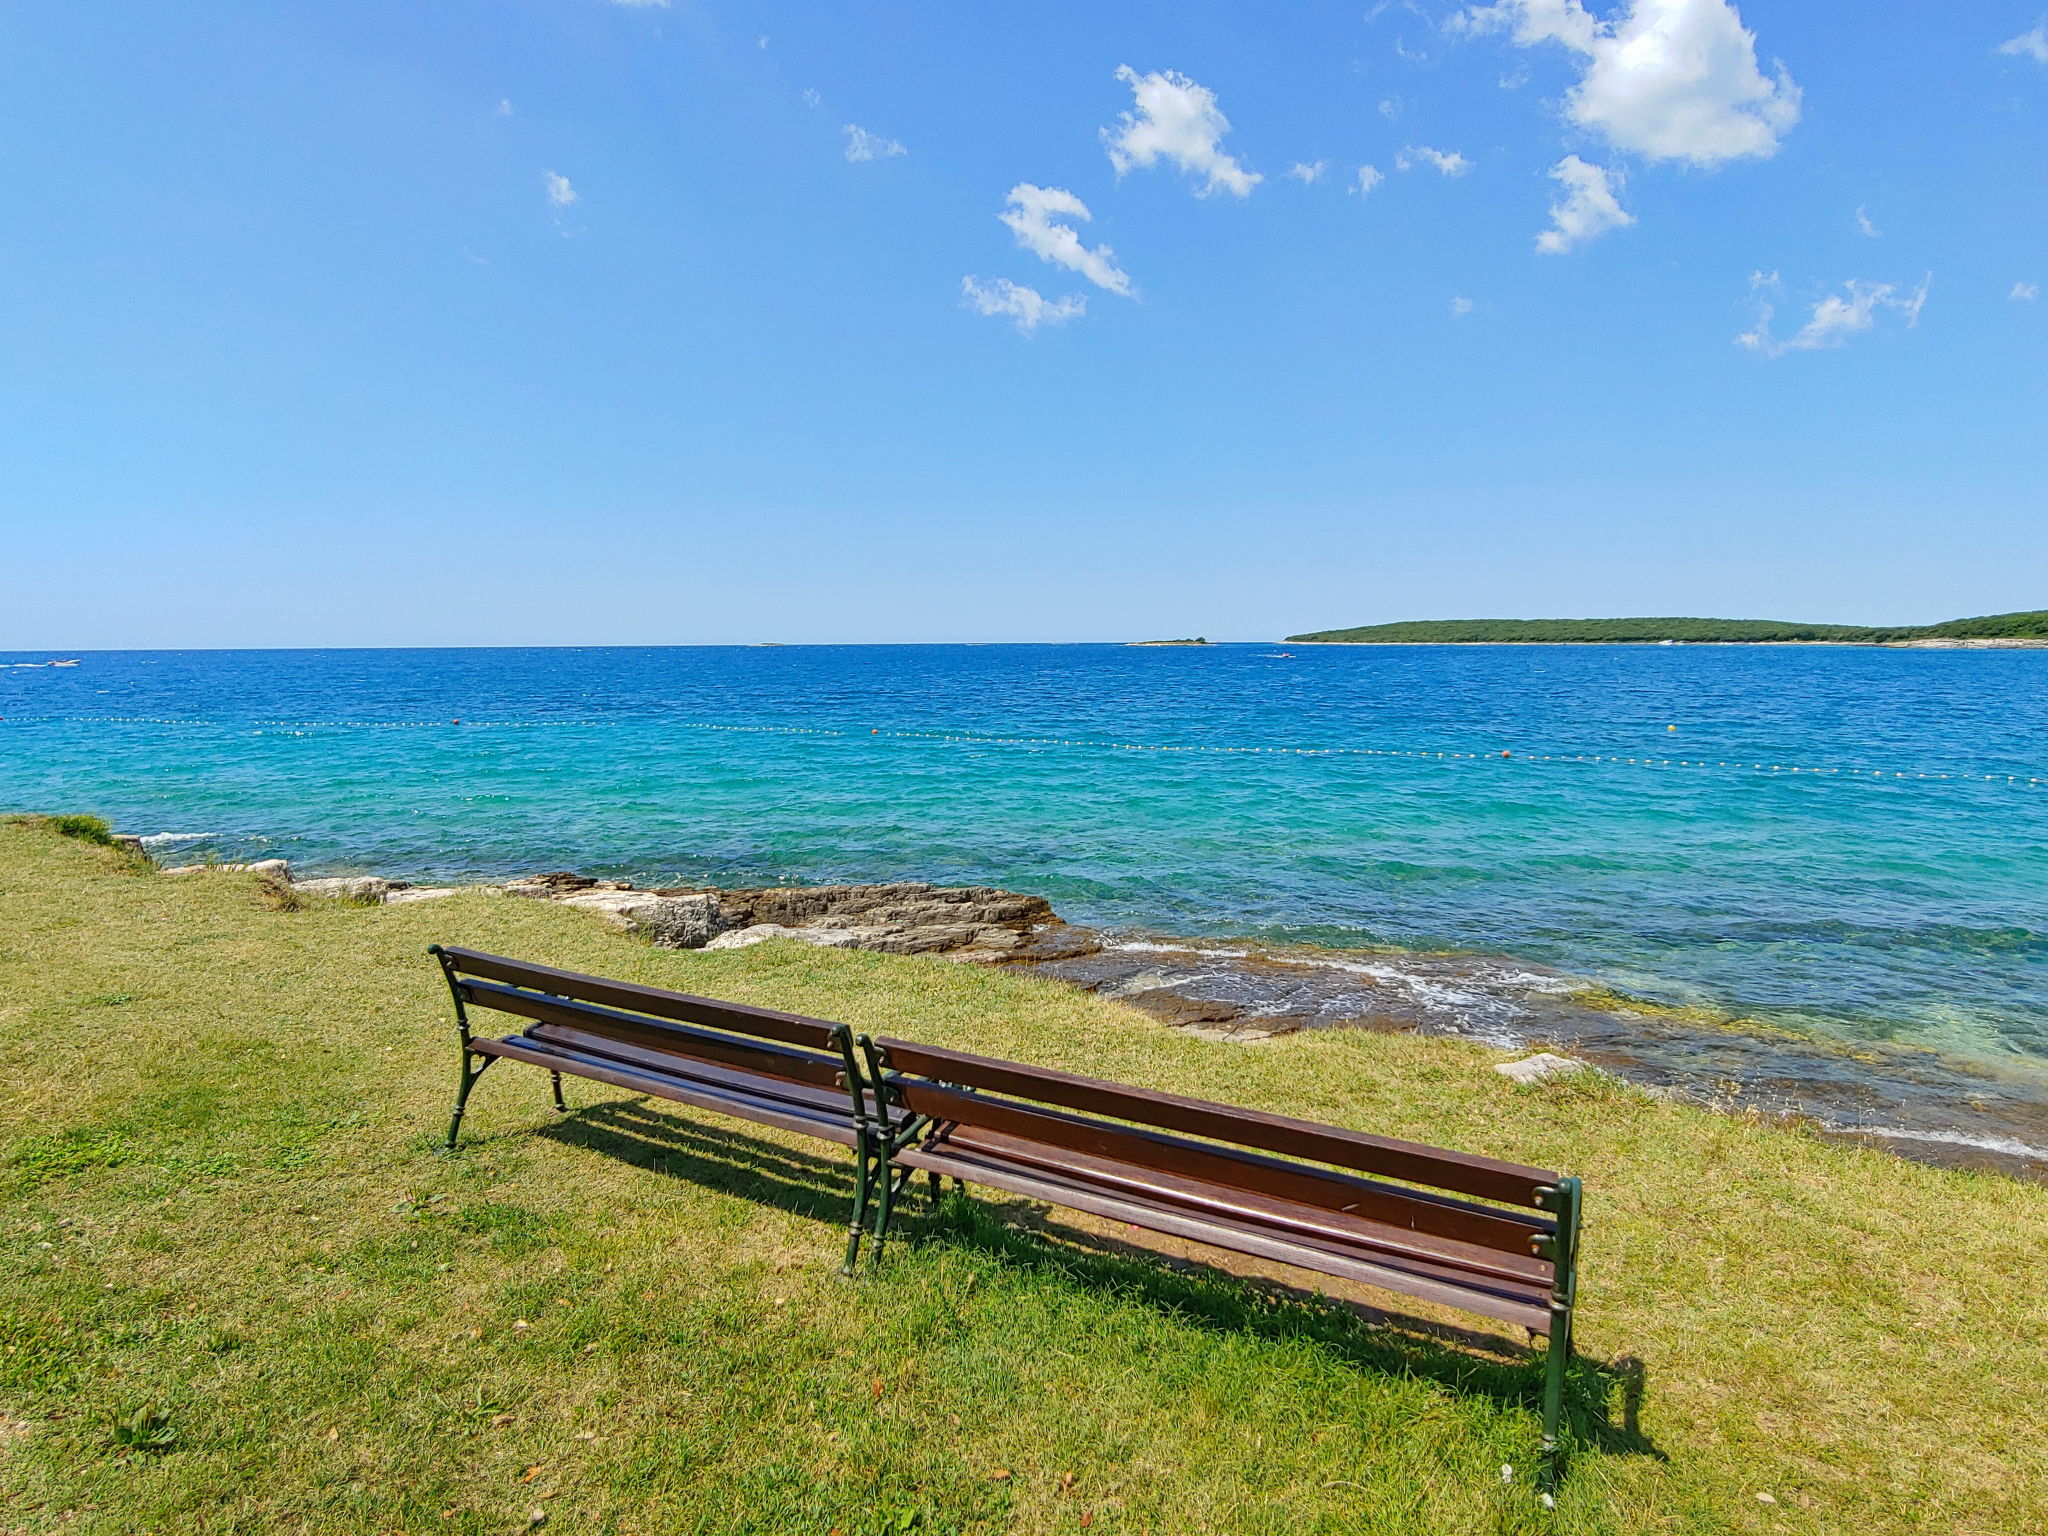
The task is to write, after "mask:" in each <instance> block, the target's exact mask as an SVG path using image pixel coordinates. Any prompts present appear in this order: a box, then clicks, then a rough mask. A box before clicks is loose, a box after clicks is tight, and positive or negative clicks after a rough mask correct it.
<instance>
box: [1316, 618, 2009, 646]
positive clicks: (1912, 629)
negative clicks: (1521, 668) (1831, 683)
mask: <svg viewBox="0 0 2048 1536" xmlns="http://www.w3.org/2000/svg"><path fill="white" fill-rule="evenodd" d="M1287 638H1288V640H1289V642H1290V643H1293V642H1309V641H1341V642H1346V643H1349V644H1353V645H1359V644H1370V643H1375V642H1376V643H1379V644H1386V645H1396V644H1407V645H1444V644H1467V645H1471V644H1481V643H1489V642H1490V643H1495V644H1500V643H1514V644H1532V643H1546V644H1552V645H1614V644H1651V643H1654V642H1656V641H1660V640H1686V641H1702V640H1714V641H1731V640H1741V641H1752V642H1755V641H1783V640H1836V641H1853V642H1861V643H1876V642H1880V641H1889V640H1934V639H1968V640H1987V639H2044V638H2048V611H2044V612H2039V613H1997V614H1988V615H1986V616H1984V617H1982V618H1975V619H1950V620H1948V621H1947V622H1946V623H1942V624H1910V625H1904V626H1894V627H1890V628H1875V627H1872V626H1869V625H1863V624H1788V623H1781V622H1779V621H1778V620H1775V619H1409V620H1404V621H1402V622H1400V623H1396V624H1367V625H1362V626H1360V627H1358V628H1355V629H1322V630H1317V631H1315V632H1314V633H1313V634H1306V635H1289V636H1288V637H1287Z"/></svg>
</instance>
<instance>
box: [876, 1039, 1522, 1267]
mask: <svg viewBox="0 0 2048 1536" xmlns="http://www.w3.org/2000/svg"><path fill="white" fill-rule="evenodd" d="M890 1083H891V1086H892V1087H893V1088H894V1089H896V1090H897V1092H898V1093H899V1094H900V1096H901V1098H902V1102H903V1104H904V1106H905V1107H906V1108H908V1109H910V1110H911V1111H913V1112H914V1113H917V1114H922V1115H929V1116H931V1117H932V1118H933V1119H934V1120H937V1121H941V1122H945V1121H953V1122H957V1123H959V1124H961V1125H977V1126H983V1127H986V1128H987V1129H989V1130H991V1131H997V1132H1000V1133H1002V1134H1003V1135H1006V1136H1014V1137H1017V1138H1018V1139H1020V1140H1023V1141H1036V1142H1040V1143H1043V1144H1045V1145H1049V1146H1054V1147H1064V1148H1067V1149H1068V1150H1070V1151H1074V1152H1081V1153H1085V1154H1087V1155H1089V1156H1091V1157H1099V1158H1104V1159H1106V1160H1109V1161H1111V1162H1121V1163H1135V1164H1137V1165H1139V1166H1141V1167H1147V1168H1156V1169H1159V1170H1160V1171H1161V1172H1164V1173H1174V1174H1181V1175H1184V1176H1186V1177H1188V1178H1191V1179H1199V1180H1201V1181H1203V1182H1205V1183H1209V1184H1220V1185H1224V1186H1235V1187H1237V1188H1241V1189H1248V1190H1252V1191H1255V1192H1257V1193H1259V1194H1266V1195H1275V1196H1278V1197H1279V1198H1281V1199H1284V1200H1293V1201H1297V1202H1299V1203H1301V1204H1303V1205H1315V1206H1321V1207H1323V1208H1324V1209H1325V1210H1333V1211H1351V1212H1354V1213H1355V1214H1357V1215H1360V1216H1363V1217H1365V1218H1366V1219H1368V1220H1370V1221H1376V1222H1380V1223H1383V1224H1384V1225H1387V1226H1390V1227H1399V1228H1404V1229H1406V1230H1408V1231H1411V1232H1423V1233H1429V1234H1431V1235H1433V1236H1435V1237H1440V1238H1451V1239H1453V1240H1455V1241H1457V1242H1461V1243H1471V1244H1474V1245H1476V1246H1479V1247H1482V1248H1488V1249H1492V1250H1493V1251H1495V1252H1498V1253H1515V1254H1527V1253H1528V1252H1529V1239H1530V1237H1531V1236H1532V1235H1533V1234H1534V1233H1535V1232H1537V1231H1540V1230H1542V1228H1541V1227H1539V1226H1538V1225H1537V1224H1536V1222H1535V1220H1534V1219H1533V1218H1530V1217H1527V1216H1524V1215H1522V1214H1521V1213H1520V1212H1518V1211H1504V1210H1498V1209H1488V1208H1487V1207H1484V1206H1478V1205H1460V1204H1452V1203H1450V1202H1447V1201H1443V1200H1438V1199H1429V1198H1424V1197H1421V1196H1418V1195H1417V1194H1416V1193H1415V1192H1413V1191H1410V1190H1406V1189H1403V1188H1401V1187H1400V1186H1399V1185H1393V1184H1381V1183H1377V1182H1375V1181H1373V1180H1369V1179H1361V1178H1357V1177H1355V1176H1354V1175H1351V1174H1346V1173H1336V1172H1332V1171H1331V1170H1329V1169H1325V1168H1317V1167H1313V1166H1310V1165H1309V1164H1306V1163H1287V1162H1281V1161H1279V1160H1278V1159H1275V1158H1269V1157H1262V1156H1260V1155H1259V1154H1258V1153H1256V1152H1245V1151H1240V1150H1238V1149H1237V1148H1235V1147H1223V1146H1217V1145H1215V1144H1213V1143H1205V1142H1198V1141H1188V1140H1186V1139H1184V1138H1182V1137H1178V1136H1166V1135H1162V1134H1160V1133H1159V1132H1157V1131H1149V1130H1141V1129H1139V1128H1137V1127H1135V1126H1128V1125H1117V1124H1113V1123H1110V1122H1107V1121H1102V1120H1094V1119H1087V1118H1083V1117H1082V1116H1079V1115H1069V1114H1062V1113H1061V1112H1059V1111H1058V1110H1052V1109H1045V1108H1041V1107H1040V1106H1038V1105H1034V1104H1018V1103H1014V1102H1012V1101H1010V1100H1006V1099H1000V1098H996V1097H995V1096H993V1095H991V1094H986V1093H967V1092H965V1091H963V1090H961V1089H958V1088H949V1087H945V1086H942V1085H940V1084H938V1083H929V1082H925V1081H922V1080H921V1079H918V1078H892V1079H891V1080H890Z"/></svg>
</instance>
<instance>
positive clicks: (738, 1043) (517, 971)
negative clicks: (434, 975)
mask: <svg viewBox="0 0 2048 1536" xmlns="http://www.w3.org/2000/svg"><path fill="white" fill-rule="evenodd" d="M428 953H429V954H431V955H432V956H433V957H434V958H435V960H437V961H438V962H439V963H440V966H441V973H442V975H443V977H444V978H445V979H446V981H447V983H448V995H449V997H450V999H451V1000H452V1001H453V1003H454V1006H455V1028H456V1033H457V1035H458V1036H459V1038H460V1040H461V1060H460V1063H459V1068H458V1070H459V1072H460V1077H459V1079H458V1081H457V1083H456V1088H455V1110H454V1113H453V1114H452V1115H450V1116H449V1120H448V1142H447V1145H448V1150H449V1151H451V1152H453V1151H454V1150H455V1146H456V1139H457V1137H458V1136H459V1134H460V1132H461V1130H462V1116H463V1112H464V1111H465V1110H466V1109H467V1108H468V1106H469V1096H470V1093H471V1092H472V1091H473V1090H474V1089H475V1087H476V1084H477V1080H478V1079H479V1078H481V1077H482V1076H483V1075H484V1073H485V1072H486V1071H488V1070H489V1069H490V1065H491V1063H492V1062H494V1061H500V1060H508V1061H523V1062H527V1063H529V1064H530V1065H533V1066H537V1067H541V1068H543V1069H545V1070H546V1071H547V1072H548V1074H549V1077H550V1080H551V1082H552V1085H553V1088H554V1096H555V1109H556V1110H557V1111H558V1112H560V1113H564V1114H566V1113H567V1112H568V1108H569V1106H568V1104H567V1102H566V1101H565V1100H564V1099H563V1097H562V1078H563V1076H564V1075H565V1074H566V1075H569V1076H573V1077H585V1078H589V1079H591V1080H592V1081H594V1082H602V1083H610V1084H612V1085H613V1086H615V1087H621V1088H627V1089H630V1090H632V1091H634V1092H636V1093H645V1094H651V1095H653V1096H655V1097H657V1098H664V1099H668V1100H671V1101H673V1102H676V1103H682V1104H688V1105H690V1106H692V1107H693V1108H698V1109H708V1110H710V1111H711V1112H713V1113H714V1114H723V1115H729V1116H731V1117H733V1118H735V1119H740V1120H749V1121H752V1122H754V1123H756V1124H760V1125H771V1126H775V1127H777V1128H779V1129H782V1130H787V1131H795V1132H797V1133H799V1134H802V1135H808V1136H815V1137H818V1138H819V1139H821V1140H825V1141H831V1142H835V1143H838V1144H839V1145H842V1146H847V1147H850V1148H852V1150H853V1156H854V1196H853V1212H852V1216H851V1218H850V1219H849V1220H848V1222H847V1235H846V1260H845V1265H844V1268H845V1270H846V1272H847V1273H849V1274H850V1273H852V1271H853V1267H854V1263H855V1261H856V1259H857V1258H858V1257H859V1254H860V1244H861V1238H862V1236H863V1235H864V1234H865V1233H866V1231H867V1230H868V1226H869V1219H868V1217H869V1208H870V1206H871V1204H872V1202H873V1200H874V1196H875V1186H876V1180H877V1178H878V1176H879V1173H880V1169H881V1167H882V1163H881V1160H880V1157H879V1147H880V1141H881V1136H880V1129H879V1125H878V1122H877V1119H876V1116H875V1113H874V1109H875V1101H874V1098H873V1096H872V1095H871V1094H870V1093H869V1092H867V1091H866V1084H865V1082H864V1081H863V1079H862V1077H861V1073H860V1068H859V1066H858V1064H857V1062H856V1059H855V1055H854V1052H855V1045H854V1038H853V1032H852V1031H851V1030H850V1029H848V1028H847V1026H846V1025H844V1024H833V1023H830V1022H828V1021H826V1020H823V1019H808V1018H804V1017H803V1016H802V1015H800V1014H793V1013H779V1012H776V1011H775V1010H773V1009H767V1008H752V1007H748V1006H745V1005H743V1004H739V1003H725V1002H719V1001H717V1000H716V999H713V998H708V997H693V996H691V995H690V994H688V993H684V992H670V991H666V990H664V989H662V988H659V987H646V986H640V985H638V984H635V983H631V982H621V981H611V980H608V979H606V978H604V977H600V976H586V975H584V974H582V973H580V972H577V971H564V970H558V969H556V968H555V967H553V966H544V965H533V964H529V963H528V962H526V961H523V960H512V959H508V958H506V957H505V956H503V955H491V954H485V953H483V952H482V951H479V950H471V949H460V948H455V947H452V946H443V945H440V944H435V945H431V946H429V948H428ZM472 1008H488V1009H492V1010H494V1011H497V1012H502V1013H509V1014H512V1015H514V1016H516V1017H518V1018H521V1019H523V1020H525V1021H528V1022H527V1023H526V1024H525V1027H524V1028H522V1029H521V1030H519V1031H516V1032H515V1033H513V1034H511V1035H508V1036H505V1037H503V1038H499V1037H495V1036H491V1035H486V1034H480V1033H478V1032H477V1031H476V1030H475V1029H474V1028H473V1027H472V1023H471V1019H470V1010H471V1009H472ZM828 1093H829V1099H828V1097H827V1095H828ZM841 1095H844V1097H843V1098H842V1097H841ZM828 1104H829V1108H828V1107H827V1106H828Z"/></svg>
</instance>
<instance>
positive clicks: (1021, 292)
mask: <svg viewBox="0 0 2048 1536" xmlns="http://www.w3.org/2000/svg"><path fill="white" fill-rule="evenodd" d="M960 302H961V304H963V305H964V306H965V307H967V308H968V309H971V310H973V311H974V312H975V313H976V314H978V315H1002V316H1005V317H1007V318H1008V319H1009V320H1010V322H1011V323H1012V324H1013V325H1015V326H1016V327H1017V331H1018V333H1019V334H1020V335H1024V336H1029V335H1030V334H1031V333H1032V332H1033V331H1035V330H1037V329H1038V328H1039V327H1040V326H1041V325H1065V324H1066V323H1067V322H1068V321H1069V320H1078V319H1080V318H1081V316H1082V315H1084V314H1086V313H1087V312H1088V300H1087V299H1086V298H1085V297H1083V296H1082V295H1081V294H1078V293H1070V294H1068V295H1067V296H1066V297H1065V298H1064V299H1048V298H1046V296H1045V295H1044V294H1042V293H1040V292H1039V291H1038V290H1037V289H1036V288H1026V287H1024V286H1023V285H1022V284H1021V283H1013V282H1011V281H1010V280H1009V279H1008V278H1007V277H998V278H995V279H993V280H992V281H990V282H986V283H984V282H983V281H981V279H980V278H978V277H972V276H969V277H963V278H961V279H960Z"/></svg>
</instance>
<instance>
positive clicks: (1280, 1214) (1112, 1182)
mask: <svg viewBox="0 0 2048 1536" xmlns="http://www.w3.org/2000/svg"><path fill="white" fill-rule="evenodd" d="M936 1146H937V1148H938V1149H939V1150H954V1149H958V1150H961V1151H964V1152H967V1153H969V1154H971V1155H973V1156H975V1157H978V1158H981V1159H983V1160H985V1161H994V1162H1004V1163H1008V1164H1010V1165H1012V1166H1014V1167H1017V1168H1019V1169H1021V1170H1025V1171H1030V1170H1033V1169H1036V1170H1038V1171H1040V1172H1044V1173H1048V1174H1052V1175H1054V1176H1056V1177H1066V1178H1071V1179H1075V1180H1077V1181H1079V1182H1082V1183H1085V1184H1089V1185H1094V1186H1097V1187H1099V1188H1101V1189H1103V1190H1104V1191H1106V1192H1108V1193H1112V1194H1121V1195H1124V1196H1127V1197H1128V1198H1130V1199H1133V1200H1140V1201H1143V1202H1145V1203H1147V1204H1151V1205H1158V1206H1162V1207H1164V1206H1179V1207H1184V1208H1186V1209H1187V1210H1188V1211H1190V1212H1191V1213H1193V1214H1195V1215H1208V1216H1213V1217H1215V1218H1217V1219H1219V1220H1224V1221H1233V1222H1239V1223H1242V1224H1244V1225H1247V1226H1253V1227H1266V1228H1270V1229H1272V1230H1273V1231H1274V1232H1275V1233H1276V1235H1279V1236H1283V1237H1291V1238H1294V1239H1298V1240H1302V1241H1307V1242H1312V1243H1315V1242H1328V1243H1331V1244H1335V1245H1337V1246H1338V1247H1339V1248H1340V1249H1347V1248H1348V1249H1359V1248H1366V1249H1372V1250H1375V1251H1378V1252H1382V1253H1389V1254H1395V1255H1399V1256H1400V1257H1402V1258H1405V1259H1410V1260H1414V1261H1417V1262H1421V1263H1428V1264H1432V1265H1437V1266H1440V1267H1442V1268H1443V1269H1444V1270H1446V1271H1447V1272H1456V1273H1461V1274H1468V1275H1472V1276H1475V1277H1478V1279H1479V1280H1480V1281H1481V1282H1482V1283H1485V1282H1492V1283H1500V1284H1506V1285H1510V1286H1515V1287H1529V1286H1533V1287H1535V1288H1536V1289H1537V1290H1539V1291H1541V1292H1543V1293H1545V1294H1548V1292H1549V1289H1550V1283H1551V1279H1552V1276H1553V1274H1554V1272H1555V1266H1553V1265H1552V1264H1551V1263H1550V1262H1549V1261H1548V1260H1545V1259H1539V1258H1537V1257H1535V1256H1534V1255H1532V1254H1528V1253H1521V1254H1512V1253H1502V1252H1500V1251H1498V1250H1496V1249H1492V1248H1485V1247H1481V1246H1479V1245H1478V1244H1475V1243H1461V1242H1457V1241H1455V1240H1454V1239H1451V1238H1443V1237H1432V1236H1430V1235H1428V1234H1425V1233H1420V1232H1416V1231H1413V1230H1412V1229H1410V1228H1407V1227H1395V1226H1389V1225H1388V1224H1386V1223H1385V1222H1378V1221H1372V1220H1369V1219H1367V1218H1365V1217H1363V1216H1357V1215H1353V1214H1351V1213H1349V1212H1346V1211H1342V1210H1335V1211H1333V1210H1329V1209H1327V1208H1325V1207H1322V1206H1311V1205H1303V1204H1301V1203H1300V1202H1298V1201H1293V1200H1284V1199H1280V1198H1277V1197H1274V1196H1270V1195H1261V1194H1258V1193H1256V1192H1254V1191H1251V1190H1247V1189H1245V1188H1244V1187H1243V1186H1242V1185H1235V1184H1230V1185H1225V1184H1212V1183H1209V1182H1207V1181H1206V1180H1201V1179H1192V1178H1187V1177H1184V1176H1182V1175H1179V1174H1173V1173H1165V1172H1162V1171H1160V1170H1158V1169H1155V1168H1147V1167H1143V1166H1141V1165H1138V1164H1133V1163H1125V1162H1118V1161H1112V1160H1110V1159H1107V1158H1100V1157H1091V1156H1089V1155H1087V1154H1086V1153H1080V1152H1069V1151H1065V1150H1062V1149H1057V1148H1051V1147H1047V1146H1046V1145H1045V1144H1044V1143H1042V1142H1030V1141H1020V1140H1018V1139H1017V1138H1015V1137H1013V1136H1004V1135H1001V1134H998V1133H995V1132H991V1131H985V1130H978V1129H972V1128H969V1127H965V1126H963V1127H961V1128H960V1129H958V1130H956V1131H954V1132H952V1133H951V1134H949V1135H947V1136H945V1137H944V1138H942V1139H941V1140H940V1141H939V1142H938V1143H936Z"/></svg>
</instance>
